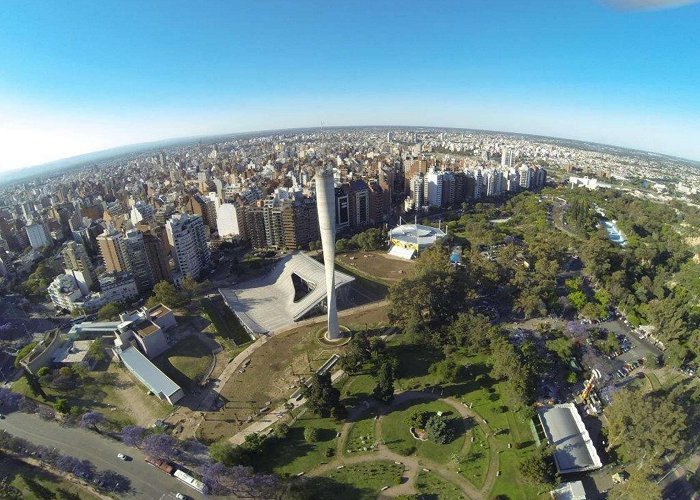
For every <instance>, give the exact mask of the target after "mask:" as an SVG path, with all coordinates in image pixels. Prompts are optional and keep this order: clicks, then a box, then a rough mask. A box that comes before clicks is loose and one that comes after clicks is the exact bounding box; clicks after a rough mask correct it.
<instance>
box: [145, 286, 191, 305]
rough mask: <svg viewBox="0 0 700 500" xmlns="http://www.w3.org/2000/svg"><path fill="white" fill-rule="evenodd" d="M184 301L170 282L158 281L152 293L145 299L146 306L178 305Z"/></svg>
mask: <svg viewBox="0 0 700 500" xmlns="http://www.w3.org/2000/svg"><path fill="white" fill-rule="evenodd" d="M183 303H184V298H183V296H182V294H180V293H179V292H178V291H177V289H176V288H175V286H174V285H173V284H172V283H169V282H167V281H159V282H158V283H156V286H154V287H153V295H152V296H151V297H150V298H149V299H148V301H146V306H147V307H154V306H157V305H158V304H165V305H166V306H167V307H179V306H181V305H182V304H183Z"/></svg>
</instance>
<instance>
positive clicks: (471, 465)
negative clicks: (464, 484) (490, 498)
mask: <svg viewBox="0 0 700 500" xmlns="http://www.w3.org/2000/svg"><path fill="white" fill-rule="evenodd" d="M470 434H471V436H467V441H468V443H469V450H468V451H467V453H465V454H461V455H460V457H461V458H462V459H461V460H460V463H459V465H458V466H457V468H458V470H459V472H460V474H462V475H463V476H464V478H465V479H466V480H467V481H469V482H470V483H472V484H473V485H474V486H476V487H477V488H481V487H482V486H483V485H484V481H485V480H486V474H487V473H488V471H489V457H490V453H491V451H490V449H489V443H488V441H487V440H486V436H484V431H482V430H481V427H478V426H474V428H473V429H472V430H471V431H470ZM471 437H473V438H474V442H473V443H472V442H471V439H470V438H471Z"/></svg>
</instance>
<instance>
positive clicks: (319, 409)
mask: <svg viewBox="0 0 700 500" xmlns="http://www.w3.org/2000/svg"><path fill="white" fill-rule="evenodd" d="M307 402H308V405H309V408H311V410H312V411H313V412H315V413H317V414H318V415H320V416H322V417H328V416H330V414H331V410H332V409H333V408H335V407H337V406H339V405H340V391H339V390H338V389H336V388H335V387H333V384H332V383H331V376H330V374H329V373H324V374H322V375H321V374H315V375H314V376H313V380H312V382H311V387H310V388H309V390H308V395H307Z"/></svg>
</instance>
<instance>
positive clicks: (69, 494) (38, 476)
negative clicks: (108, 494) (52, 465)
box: [0, 456, 99, 500]
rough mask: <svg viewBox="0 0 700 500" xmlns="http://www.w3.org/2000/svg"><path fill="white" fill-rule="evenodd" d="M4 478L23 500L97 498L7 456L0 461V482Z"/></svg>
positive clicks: (54, 476)
mask: <svg viewBox="0 0 700 500" xmlns="http://www.w3.org/2000/svg"><path fill="white" fill-rule="evenodd" d="M5 478H7V482H8V483H9V484H11V485H12V486H14V487H15V488H17V489H18V490H19V492H20V494H21V495H22V496H21V498H23V499H28V500H35V499H36V500H43V499H46V498H61V499H64V498H65V499H75V500H83V499H85V500H93V499H95V500H97V499H98V498H99V497H97V496H95V495H93V494H92V493H91V492H90V491H88V490H86V489H84V488H82V487H80V486H78V485H77V484H75V483H73V482H71V481H68V480H67V479H64V478H62V477H60V476H58V475H55V474H52V473H50V472H47V471H45V470H42V469H41V468H39V467H36V466H34V465H30V464H27V463H25V462H22V461H21V460H16V459H13V458H10V457H7V456H5V457H3V458H2V459H0V481H3V480H4V479H5Z"/></svg>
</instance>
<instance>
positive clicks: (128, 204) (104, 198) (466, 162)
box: [0, 129, 547, 312]
mask: <svg viewBox="0 0 700 500" xmlns="http://www.w3.org/2000/svg"><path fill="white" fill-rule="evenodd" d="M507 144H510V143H508V142H507V140H506V139H505V138H503V137H493V138H490V139H489V138H487V137H485V136H481V135H474V134H471V133H466V132H460V133H456V132H449V133H448V132H436V131H430V130H423V131H416V130H408V129H397V130H392V131H388V133H387V130H386V129H384V130H380V129H338V130H327V131H319V130H308V131H290V132H285V133H276V134H268V135H262V136H241V137H232V138H230V139H228V140H221V141H219V142H216V143H213V142H212V143H209V144H202V143H200V144H195V145H192V144H188V145H182V146H173V147H170V148H167V149H166V150H162V151H155V152H153V151H152V152H147V153H134V154H130V155H129V154H127V155H124V156H122V157H120V158H115V159H113V160H105V161H102V162H100V163H97V164H94V165H87V166H83V167H82V168H78V169H74V170H69V171H65V172H63V173H58V174H56V175H53V176H47V177H44V178H35V179H33V180H29V181H26V182H23V183H16V184H12V185H9V186H5V187H4V189H3V190H2V191H0V277H2V278H4V279H5V280H4V283H5V284H6V285H7V283H12V282H14V283H21V282H22V280H23V279H24V278H25V277H26V276H27V275H28V274H30V273H31V272H32V271H33V269H34V268H35V267H36V264H37V262H39V261H43V262H44V264H45V265H49V266H50V267H51V268H52V269H53V270H54V272H60V275H59V276H58V277H57V278H56V279H55V280H54V281H53V282H52V283H50V284H48V283H47V288H48V289H47V292H48V294H49V296H50V297H51V300H52V301H53V302H54V304H55V306H56V307H57V308H59V309H64V310H70V311H75V310H80V311H86V312H88V311H93V310H95V309H99V307H101V306H102V305H104V304H106V303H109V302H115V301H119V302H129V301H133V300H135V299H138V298H141V297H143V296H145V295H147V294H148V293H150V291H151V290H152V288H153V287H154V285H155V284H156V283H158V282H160V281H163V280H165V281H171V282H173V283H175V284H178V283H180V281H181V280H182V279H183V278H184V277H186V276H189V277H191V278H194V279H201V278H203V277H204V275H205V274H206V273H207V272H208V271H209V270H210V268H211V266H212V263H213V262H214V261H215V260H216V252H217V249H218V246H219V244H220V243H221V242H222V241H225V240H234V239H235V240H241V241H245V242H249V243H250V245H251V246H252V247H253V248H256V249H274V250H298V249H305V248H309V247H310V246H312V247H313V246H318V245H319V244H320V243H319V242H320V233H319V221H318V211H317V207H316V186H315V182H314V174H315V172H316V171H317V170H318V168H319V167H320V166H324V167H325V168H326V169H328V170H329V172H331V175H332V177H333V185H334V193H333V195H334V209H335V221H334V222H335V230H336V232H337V233H338V234H341V235H342V234H344V233H347V234H352V233H355V232H359V231H361V230H363V229H365V228H368V227H376V226H385V225H387V224H389V223H392V224H393V223H394V222H395V221H396V219H397V217H398V216H400V215H401V214H402V213H404V212H405V211H407V210H415V209H422V208H423V207H426V206H428V207H449V206H452V205H455V204H460V203H462V202H463V201H467V200H478V199H480V198H483V197H488V196H499V195H501V194H502V193H505V192H515V191H518V190H520V189H534V188H538V187H541V186H542V185H544V183H545V182H546V179H547V174H546V171H545V169H544V168H542V167H541V166H537V165H538V164H537V162H536V161H534V160H532V161H530V157H529V156H528V155H527V154H525V149H524V148H522V147H508V148H507V147H506V146H505V145H507ZM526 161H528V163H526ZM529 165H532V166H529ZM212 254H214V255H213V256H212Z"/></svg>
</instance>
